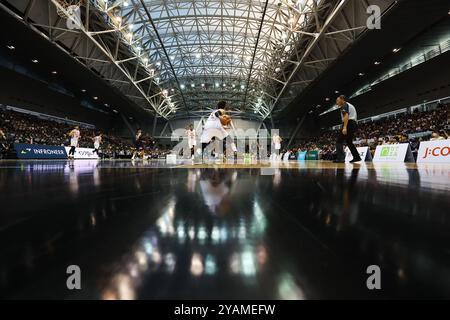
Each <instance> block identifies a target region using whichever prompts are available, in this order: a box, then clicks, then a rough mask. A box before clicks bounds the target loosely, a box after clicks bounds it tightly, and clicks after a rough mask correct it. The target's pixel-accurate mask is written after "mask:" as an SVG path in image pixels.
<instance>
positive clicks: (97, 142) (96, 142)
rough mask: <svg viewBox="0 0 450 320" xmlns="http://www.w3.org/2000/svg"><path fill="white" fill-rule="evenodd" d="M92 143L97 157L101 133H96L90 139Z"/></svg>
mask: <svg viewBox="0 0 450 320" xmlns="http://www.w3.org/2000/svg"><path fill="white" fill-rule="evenodd" d="M92 141H93V142H94V152H95V153H96V154H97V155H99V154H98V151H99V149H100V144H101V143H102V134H101V133H97V135H96V136H95V137H93V138H92Z"/></svg>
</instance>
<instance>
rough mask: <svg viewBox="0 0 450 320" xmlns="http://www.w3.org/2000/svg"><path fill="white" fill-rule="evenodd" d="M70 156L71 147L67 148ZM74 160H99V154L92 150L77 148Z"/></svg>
mask: <svg viewBox="0 0 450 320" xmlns="http://www.w3.org/2000/svg"><path fill="white" fill-rule="evenodd" d="M65 148H66V152H67V154H69V151H70V147H65ZM74 159H98V154H97V153H96V152H94V149H92V148H76V149H75V155H74Z"/></svg>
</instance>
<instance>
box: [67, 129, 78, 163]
mask: <svg viewBox="0 0 450 320" xmlns="http://www.w3.org/2000/svg"><path fill="white" fill-rule="evenodd" d="M68 135H69V137H70V151H69V158H72V159H73V158H74V157H75V148H76V147H78V141H79V140H80V138H81V133H80V128H79V127H78V126H75V128H73V129H72V131H70V132H69V134H68Z"/></svg>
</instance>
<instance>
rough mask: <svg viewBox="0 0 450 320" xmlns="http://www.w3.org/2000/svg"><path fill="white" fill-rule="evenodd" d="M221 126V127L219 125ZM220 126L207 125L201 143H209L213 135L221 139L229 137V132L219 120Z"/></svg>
mask: <svg viewBox="0 0 450 320" xmlns="http://www.w3.org/2000/svg"><path fill="white" fill-rule="evenodd" d="M219 126H220V127H219ZM219 126H217V125H216V126H214V127H213V126H209V127H208V124H207V125H205V129H204V130H203V132H202V136H201V139H200V141H201V143H209V142H210V141H211V139H212V138H213V137H217V138H219V139H220V140H223V139H225V138H226V137H228V132H227V130H225V129H224V128H223V127H222V125H221V124H220V122H219Z"/></svg>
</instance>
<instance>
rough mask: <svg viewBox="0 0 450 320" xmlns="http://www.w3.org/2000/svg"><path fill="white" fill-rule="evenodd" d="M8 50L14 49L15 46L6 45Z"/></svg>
mask: <svg viewBox="0 0 450 320" xmlns="http://www.w3.org/2000/svg"><path fill="white" fill-rule="evenodd" d="M6 47H7V48H8V49H9V50H14V49H15V48H16V47H14V46H12V45H8V46H6Z"/></svg>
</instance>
